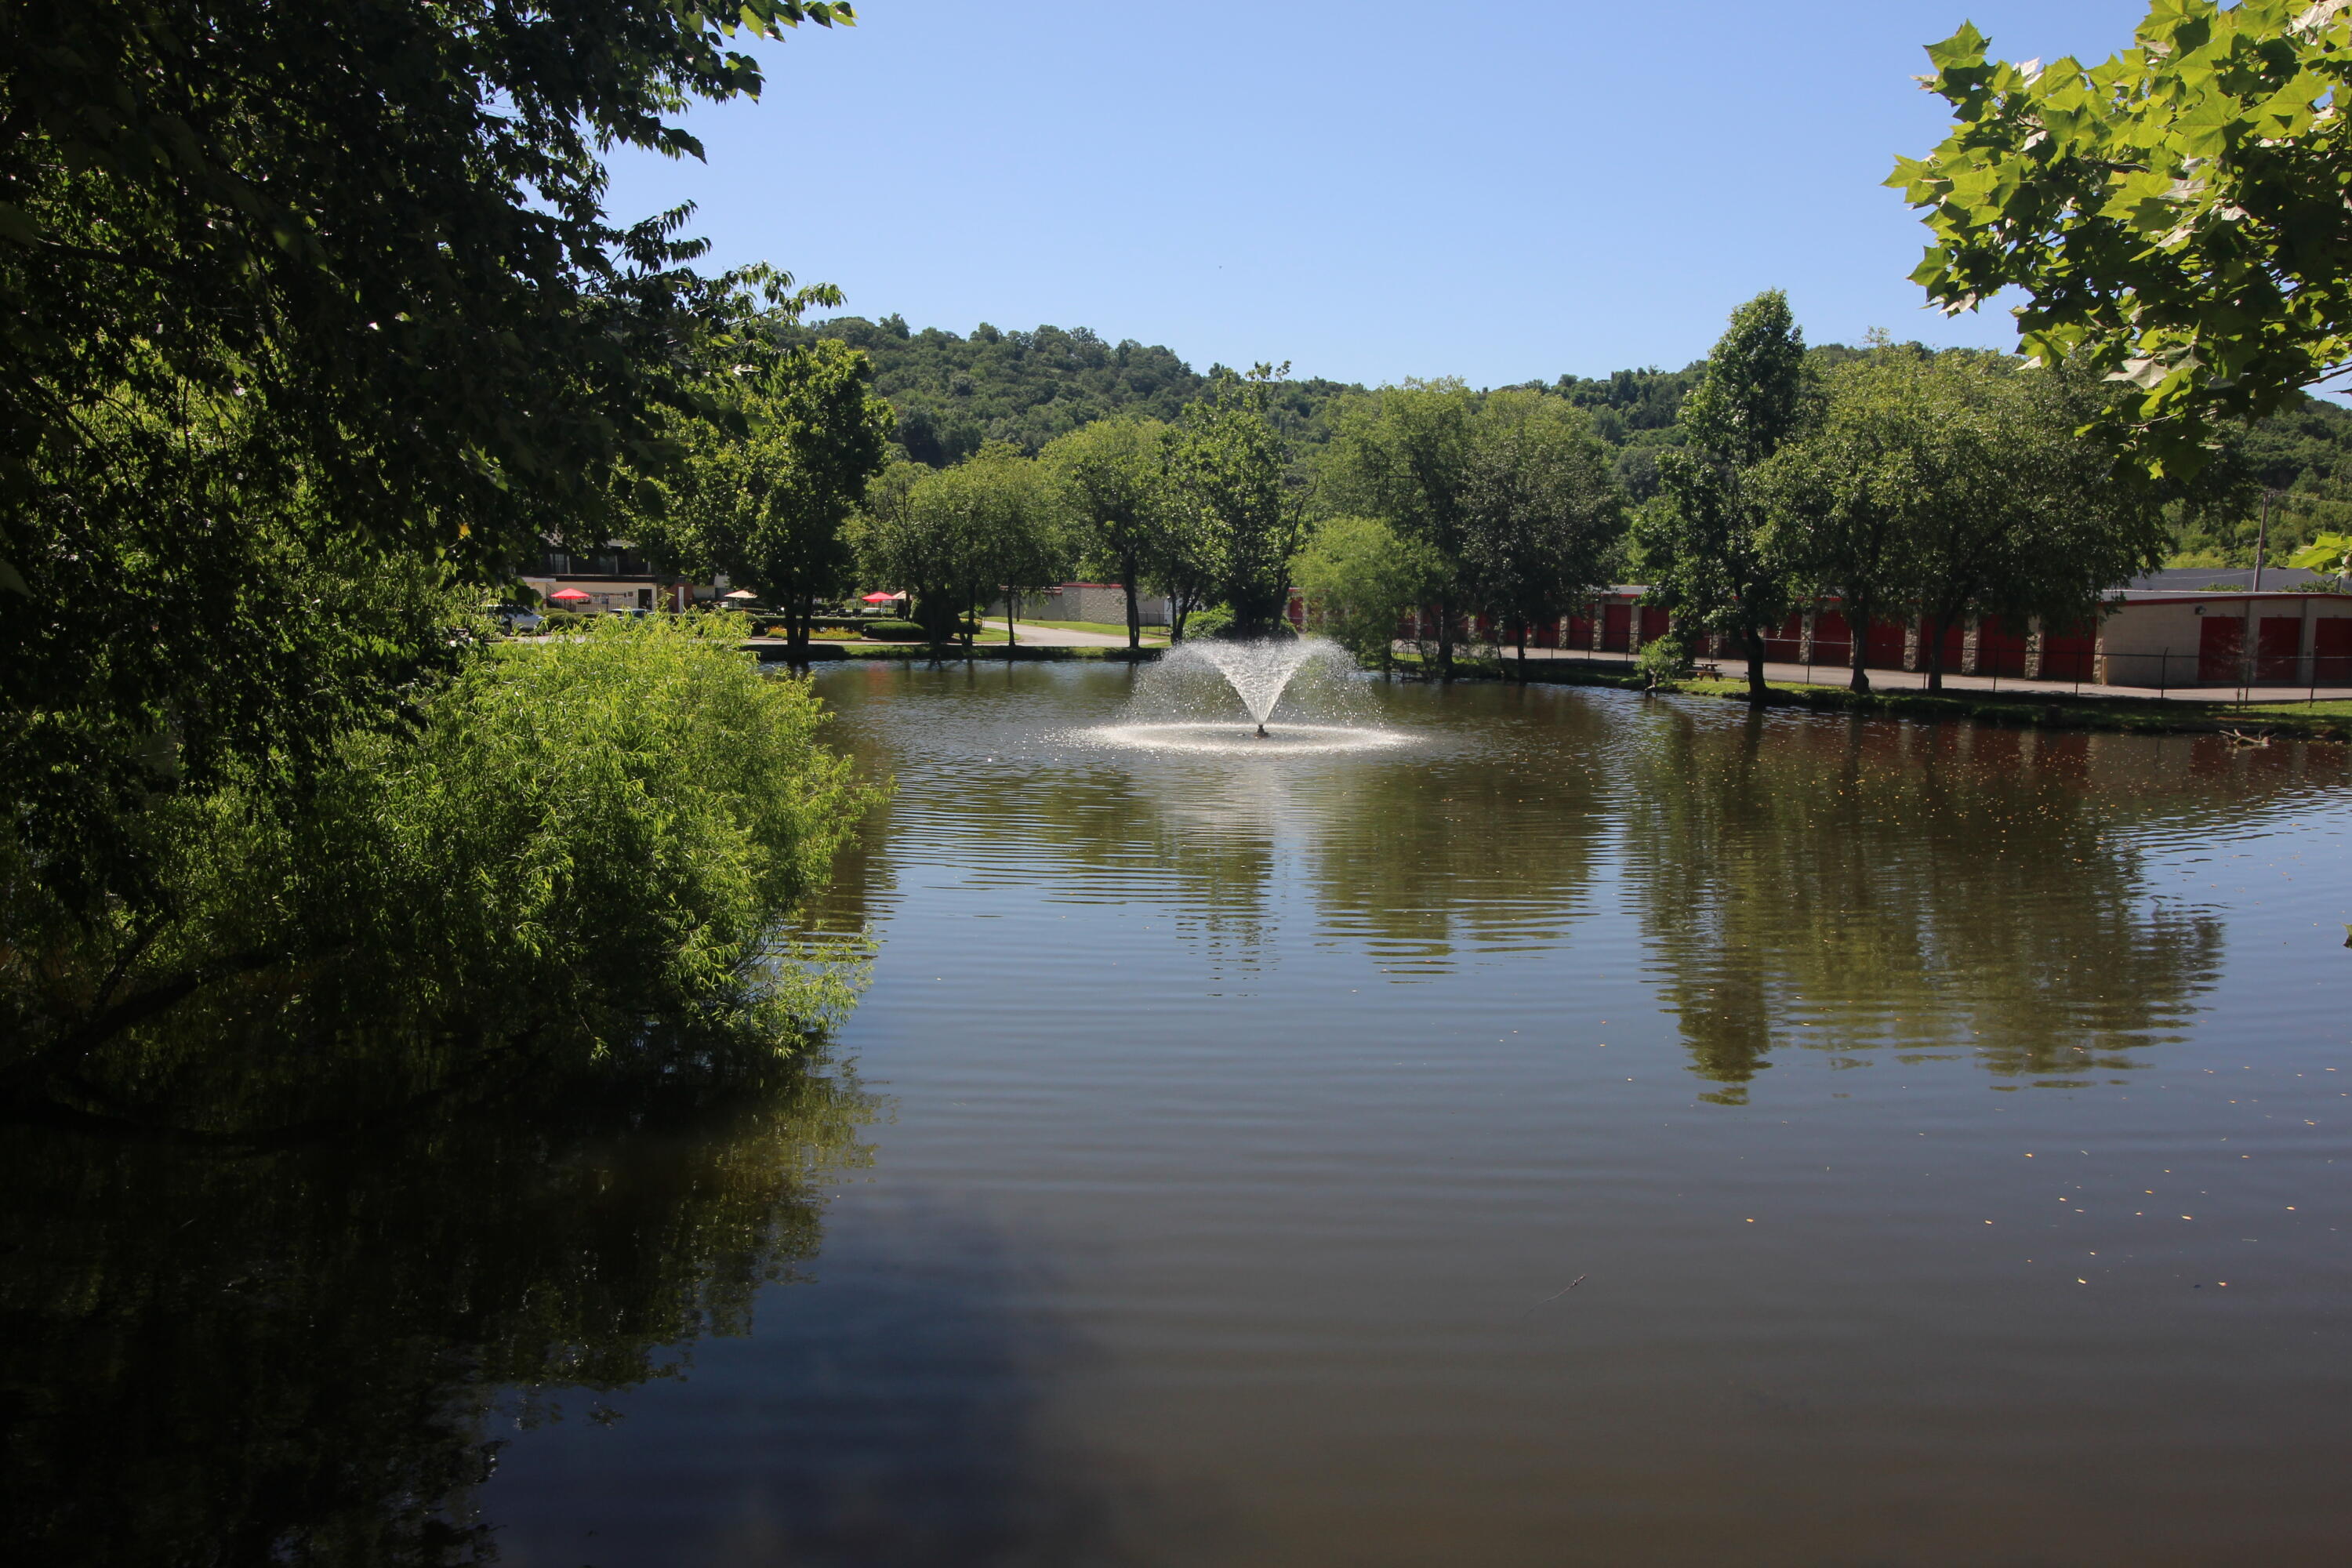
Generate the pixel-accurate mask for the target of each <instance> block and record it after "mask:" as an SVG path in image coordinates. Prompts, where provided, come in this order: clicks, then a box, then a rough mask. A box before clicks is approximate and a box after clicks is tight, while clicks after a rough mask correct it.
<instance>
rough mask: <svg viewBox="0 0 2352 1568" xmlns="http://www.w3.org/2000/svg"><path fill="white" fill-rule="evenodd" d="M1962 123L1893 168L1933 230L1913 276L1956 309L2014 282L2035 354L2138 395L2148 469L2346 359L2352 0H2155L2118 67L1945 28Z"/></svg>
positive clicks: (2350, 319) (2136, 420) (2130, 412)
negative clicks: (2004, 56) (1999, 53)
mask: <svg viewBox="0 0 2352 1568" xmlns="http://www.w3.org/2000/svg"><path fill="white" fill-rule="evenodd" d="M1927 56H1928V59H1929V61H1930V62H1931V63H1932V64H1933V66H1934V68H1935V75H1934V76H1933V77H1932V78H1930V79H1928V83H1927V85H1928V89H1929V90H1931V91H1933V92H1935V93H1937V94H1938V95H1940V96H1941V97H1942V98H1943V99H1944V100H1945V101H1947V102H1948V103H1949V104H1950V105H1951V107H1952V111H1953V119H1954V125H1953V129H1952V133H1951V134H1950V135H1949V136H1948V138H1946V140H1945V141H1944V142H1943V143H1942V144H1941V145H1939V146H1938V147H1937V148H1936V150H1935V151H1934V152H1932V153H1929V154H1928V155H1927V157H1926V158H1924V159H1910V158H1903V159H1898V160H1897V161H1896V163H1895V173H1894V174H1893V176H1892V177H1891V178H1890V179H1889V180H1888V182H1887V183H1888V184H1891V185H1895V186H1896V187H1898V188H1900V189H1901V190H1902V191H1903V193H1904V195H1905V198H1906V200H1908V201H1909V202H1910V203H1911V204H1912V205H1914V206H1916V207H1919V208H1921V209H1923V210H1924V212H1925V214H1926V221H1927V226H1928V228H1929V230H1930V232H1931V233H1932V234H1933V236H1934V243H1933V244H1932V245H1931V246H1930V247H1929V248H1928V251H1927V258H1926V259H1925V260H1924V261H1923V262H1922V263H1921V264H1920V266H1919V268H1918V269H1917V271H1916V272H1914V273H1913V274H1912V276H1913V278H1914V279H1916V280H1917V281H1918V282H1919V283H1920V284H1921V285H1922V286H1924V287H1925V288H1926V289H1927V295H1928V298H1929V299H1930V300H1934V301H1935V302H1936V303H1937V304H1939V305H1941V306H1942V307H1943V308H1944V309H1945V310H1948V311H1958V310H1972V309H1974V308H1975V307H1976V306H1977V305H1978V304H1979V302H1980V301H1982V300H1988V299H1990V298H1992V297H1993V296H1995V295H1996V294H1998V293H1999V292H2000V290H2002V289H2010V288H2018V289H2023V290H2024V291H2025V294H2026V300H2025V303H2024V304H2023V305H2022V306H2021V307H2020V308H2019V309H2018V311H2017V316H2018V325H2019V329H2020V334H2021V342H2022V344H2023V346H2024V349H2025V351H2026V353H2029V354H2030V355H2032V357H2034V358H2035V359H2037V360H2039V361H2042V363H2051V364H2056V363H2080V364H2081V365H2082V366H2083V367H2084V369H2086V370H2088V371H2089V372H2091V373H2093V374H2097V375H2103V376H2111V377H2116V378H2118V379H2120V380H2122V381H2124V382H2126V383H2127V384H2129V385H2130V386H2132V387H2133V388H2135V389H2136V393H2137V395H2135V396H2133V397H2132V398H2130V399H2129V400H2128V401H2126V402H2124V403H2122V404H2119V405H2117V407H2116V410H2115V411H2113V412H2112V413H2111V414H2109V417H2110V418H2111V419H2113V420H2114V421H2115V422H2116V424H2118V425H2120V426H2123V427H2124V431H2125V434H2126V438H2127V442H2128V449H2129V450H2130V451H2131V452H2132V453H2133V454H2134V455H2135V456H2136V457H2137V458H2138V459H2139V460H2140V461H2141V462H2142V463H2143V464H2144V465H2145V466H2147V468H2149V469H2150V470H2151V471H2152V472H2155V473H2158V474H2166V473H2188V472H2190V471H2193V470H2194V469H2195V468H2198V467H2200V466H2201V464H2202V463H2203V462H2204V461H2205V460H2206V458H2207V455H2208V454H2209V453H2210V450H2211V447H2212V446H2213V444H2214V441H2215V439H2216V435H2217V428H2216V426H2217V422H2218V421H2220V420H2222V419H2226V418H2229V417H2231V416H2259V415H2262V414H2263V413H2266V412H2268V411H2270V410H2272V409H2274V408H2278V407H2281V406H2282V405H2288V404H2291V403H2292V402H2293V401H2294V395H2295V391H2296V389H2298V388H2300V387H2304V386H2307V385H2312V384H2316V383H2319V382H2323V381H2326V380H2328V379H2329V378H2331V377H2333V376H2335V375H2336V374H2339V373H2340V372H2341V371H2342V370H2343V369H2344V368H2345V367H2346V364H2347V361H2352V272H2347V269H2346V268H2345V266H2344V261H2343V258H2344V255H2345V253H2346V249H2347V247H2352V210H2347V205H2346V203H2345V200H2344V193H2345V188H2346V185H2347V182H2352V126H2347V121H2346V118H2345V115H2344V113H2343V108H2342V106H2343V103H2344V100H2345V96H2346V89H2347V87H2352V11H2348V10H2347V7H2346V6H2345V5H2342V4H2341V3H2340V0H2322V3H2321V4H2317V5H2313V4H2310V3H2309V0H2240V3H2239V4H2236V5H2230V6H2227V7H2224V6H2222V5H2219V4H2217V3H2216V0H2157V3H2156V4H2154V5H2151V6H2150V8H2149V11H2148V14H2147V18H2146V19H2145V20H2143V21H2142V22H2141V23H2140V25H2139V27H2138V29H2137V37H2136V39H2135V47H2132V48H2129V49H2126V50H2125V51H2124V52H2122V53H2120V54H2117V55H2116V56H2114V57H2112V58H2109V59H2107V60H2106V61H2105V62H2104V63H2102V64H2099V65H2096V66H2091V67H2084V65H2082V64H2080V63H2079V62H2077V61H2075V60H2074V59H2058V60H2053V61H2052V62H2051V63H2050V64H2049V65H2047V66H2044V65H2042V63H2041V62H2040V61H2037V60H2028V61H2025V62H2023V63H2022V64H2011V63H2009V62H2006V61H1997V60H1993V59H1991V58H1989V57H1988V54H1987V40H1986V38H1985V37H1984V36H1983V35H1982V34H1981V33H1979V32H1978V31H1977V30H1976V28H1974V27H1973V26H1964V27H1962V28H1961V29H1960V30H1959V31H1958V33H1956V34H1954V35H1953V36H1952V37H1949V38H1947V39H1945V40H1944V41H1943V42H1942V43H1940V44H1933V45H1930V46H1929V47H1928V49H1927Z"/></svg>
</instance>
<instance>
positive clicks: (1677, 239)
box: [613, 0, 2145, 385]
mask: <svg viewBox="0 0 2352 1568" xmlns="http://www.w3.org/2000/svg"><path fill="white" fill-rule="evenodd" d="M860 12H861V20H860V22H859V25H858V26H856V27H855V28H854V29H850V30H847V31H840V30H835V31H833V32H826V31H824V30H823V29H819V28H814V27H803V28H802V29H801V30H800V31H799V32H798V33H796V34H795V35H793V37H790V38H789V39H788V40H786V41H785V42H783V43H782V44H779V45H772V46H768V47H765V48H764V49H763V50H762V51H761V55H762V59H763V61H764V63H765V64H766V66H767V67H768V69H769V84H768V89H767V93H766V96H765V97H764V98H763V99H762V100H761V102H759V103H757V104H733V105H728V106H725V107H719V108H712V107H704V108H701V109H698V110H696V111H695V112H694V113H693V114H692V115H691V116H690V117H689V120H688V123H689V125H690V126H691V127H692V129H693V130H694V131H695V132H696V133H697V134H698V135H699V136H700V137H702V139H703V140H704V142H706V144H707V145H708V148H709V162H708V163H706V164H695V163H668V162H666V161H664V160H661V159H658V158H650V157H645V156H640V155H628V156H623V157H619V158H616V159H615V160H614V183H613V196H614V203H613V205H614V211H615V213H616V214H622V215H628V216H640V215H642V214H644V213H646V212H650V211H654V210H656V209H658V208H661V207H664V206H667V205H673V204H675V203H677V202H679V201H682V200H691V201H693V202H696V203H698V205H699V207H700V211H699V212H698V214H697V216H696V218H695V220H694V228H695V230H696V231H697V232H699V233H701V234H704V235H707V236H709V237H710V239H711V240H712V241H713V242H714V244H715V247H716V249H715V253H714V256H713V258H712V261H713V262H714V263H716V264H719V265H730V264H733V263H737V262H742V261H751V260H761V259H764V260H769V261H772V262H774V263H775V264H776V265H778V266H780V267H783V268H787V269H789V270H791V271H792V272H793V273H794V274H795V275H797V276H798V277H799V278H800V279H801V280H802V281H803V282H809V281H815V280H820V279H822V280H824V281H827V282H832V283H837V284H839V285H840V286H841V287H842V289H845V291H846V292H847V294H848V296H849V300H848V305H847V307H846V309H847V310H849V311H852V312H854V313H856V314H858V315H865V316H872V317H880V316H885V315H887V314H889V313H890V312H891V311H893V310H896V311H898V312H899V313H900V314H902V315H904V316H905V317H906V318H907V320H908V321H909V322H910V323H912V324H913V325H914V326H916V327H918V328H920V327H925V326H938V327H944V328H947V329H949V330H950V331H959V332H969V331H971V328H972V327H973V325H974V324H976V323H978V322H980V321H992V322H993V323H995V324H996V325H997V326H999V327H1004V328H1013V327H1033V326H1035V325H1037V324H1038V323H1040V322H1052V323H1054V324H1055V325H1058V326H1088V327H1092V328H1094V329H1095V330H1096V331H1098V332H1100V333H1102V334H1103V336H1105V337H1106V338H1108V339H1110V340H1112V341H1114V342H1115V341H1117V340H1118V339H1120V338H1136V339H1139V340H1140V341H1142V342H1158V343H1165V344H1167V345H1168V346H1169V347H1171V348H1172V349H1174V350H1175V351H1176V352H1177V353H1180V354H1181V355H1183V356H1184V357H1185V358H1186V359H1188V360H1190V361H1191V362H1192V363H1193V365H1194V366H1195V367H1196V368H1200V369H1206V368H1207V367H1208V365H1209V364H1210V363H1212V362H1213V361H1218V360H1222V361H1223V362H1225V363H1230V364H1238V365H1247V364H1249V363H1254V362H1255V361H1258V360H1268V361H1281V360H1289V361H1291V362H1292V363H1293V365H1294V374H1300V375H1328V376H1332V377H1335V378H1337V379H1339V380H1343V381H1361V382H1366V383H1370V384H1378V383H1381V382H1391V381H1396V380H1400V379H1402V378H1403V377H1405V376H1408V375H1419V376H1435V375H1447V374H1452V375H1460V376H1463V377H1465V378H1466V379H1468V380H1469V381H1471V382H1472V383H1473V384H1478V385H1492V384H1500V383H1505V382H1515V381H1524V380H1528V379H1530V378H1536V377H1540V378H1543V379H1546V380H1549V379H1550V378H1551V377H1553V376H1556V375H1559V374H1561V373H1562V372H1572V373H1575V374H1583V375H1591V374H1601V373H1604V372H1607V371H1610V370H1613V369H1616V368H1618V367H1620V366H1626V365H1642V364H1660V365H1665V366H1675V365H1680V364H1683V363H1687V362H1688V361H1690V360H1692V359H1694V358H1696V357H1697V356H1699V355H1700V354H1703V353H1706V348H1707V345H1708V344H1709V343H1710V342H1713V341H1714V339H1715V337H1716V335H1717V333H1718V332H1719V331H1721V330H1722V325H1723V320H1724V317H1725V316H1726V315H1727V313H1728V312H1729V311H1730V310H1731V308H1732V307H1733V306H1734V305H1736V304H1738V302H1739V301H1740V300H1744V299H1746V298H1748V296H1750V295H1752V294H1754V293H1756V292H1757V291H1758V290H1759V289H1766V288H1771V287H1776V286H1777V287H1780V288H1784V289H1788V290H1789V293H1790V299H1791V300H1792V301H1793V302H1794V304H1795V307H1796V310H1797V313H1798V317H1799V319H1800V320H1801V322H1802V323H1803V325H1804V328H1805V331H1806V335H1807V337H1808V339H1809V340H1811V341H1812V342H1833V341H1843V342H1854V341H1858V340H1859V338H1860V337H1861V335H1862V333H1863V331H1864V330H1865V329H1867V328H1870V327H1874V326H1878V327H1885V328H1886V329H1888V330H1889V331H1893V332H1894V333H1895V335H1896V336H1897V337H1905V338H1908V337H1918V338H1921V339H1924V340H1926V341H1927V342H1934V343H1939V344H1943V343H1974V344H1984V345H1991V346H2000V347H2010V346H2012V345H2013V343H2014V341H2015V333H2014V331H2013V328H2012V324H2011V321H2010V319H2009V317H2008V315H2007V312H2006V311H2005V310H1993V311H1989V312H1986V313H1984V314H1982V315H1979V316H1977V317H1962V318H1959V319H1958V320H1955V321H1946V320H1945V319H1944V318H1942V317H1940V316H1938V315H1936V314H1933V313H1930V312H1927V311H1925V310H1922V309H1921V307H1920V296H1919V292H1918V290H1917V289H1916V287H1915V286H1914V285H1912V284H1911V283H1909V282H1907V281H1906V273H1908V272H1909V271H1910V269H1911V268H1913V267H1914V266H1915V265H1916V263H1917V260H1918V256H1919V251H1920V247H1921V246H1922V244H1923V242H1924V241H1923V237H1924V235H1925V232H1926V231H1925V230H1924V229H1923V228H1922V227H1921V226H1919V224H1918V223H1917V221H1916V218H1915V217H1914V216H1912V215H1911V214H1910V212H1909V211H1908V209H1906V207H1905V206H1904V205H1903V203H1902V199H1901V198H1900V196H1899V195H1897V194H1896V193H1895V192H1893V191H1890V190H1885V189H1882V188H1881V186H1880V182H1881V181H1882V180H1884V179H1885V176H1886V174H1887V172H1888V170H1889V168H1890V167H1891V165H1892V163H1893V161H1894V158H1895V155H1896V154H1897V153H1913V154H1916V153H1924V152H1925V151H1926V150H1927V148H1929V147H1931V146H1933V145H1934V144H1935V143H1936V142H1937V141H1938V140H1940V139H1941V136H1942V134H1943V124H1944V121H1943V117H1942V115H1941V114H1940V113H1939V112H1938V111H1939V110H1940V109H1941V108H1942V105H1941V102H1940V100H1936V99H1933V98H1931V97H1929V96H1928V95H1927V94H1926V93H1924V92H1922V91H1920V90H1919V88H1918V86H1917V85H1916V83H1915V82H1914V81H1913V80H1912V78H1913V77H1915V76H1916V75H1918V74H1920V73H1922V72H1924V71H1925V70H1926V69H1927V61H1926V57H1925V56H1924V55H1923V54H1922V53H1921V50H1920V46H1921V45H1923V44H1925V43H1927V42H1928V41H1930V40H1933V39H1937V38H1941V37H1947V36H1948V35H1949V34H1950V33H1951V32H1952V31H1953V30H1954V29H1955V28H1957V27H1958V25H1959V23H1960V22H1961V21H1962V20H1963V19H1971V20H1973V21H1975V23H1976V24H1977V26H1979V27H1980V28H1982V29H1983V30H1984V31H1985V32H1986V33H1987V34H1989V35H1990V37H1991V38H1992V40H1993V46H1994V47H1995V49H1996V50H1997V51H1998V52H1999V53H2000V54H2001V55H2003V56H2005V57H2007V58H2012V59H2021V58H2026V57H2029V56H2040V57H2042V58H2053V57H2055V56H2058V55H2063V54H2074V55H2078V56H2080V57H2082V58H2085V59H2096V58H2105V57H2106V56H2107V55H2108V54H2110V53H2113V52H2114V51H2115V50H2116V49H2117V48H2120V47H2123V46H2124V45H2125V44H2126V42H2128V40H2129V37H2130V33H2131V28H2132V26H2133V25H2134V24H2135V23H2136V22H2137V20H2138V19H2139V17H2140V16H2142V15H2144V13H2145V5H2144V4H2142V3H2141V0H2041V3H2039V4H2027V3H2022V0H2001V3H1999V4H1992V5H1986V4H1981V3H1978V0H1965V3H1964V0H1927V3H1920V0H1877V3H1874V4H1803V3H1795V4H1783V5H1756V4H1754V3H1753V0H1750V3H1748V4H1743V5H1732V4H1727V3H1721V0H1694V3H1688V4H1683V5H1623V4H1620V5H1590V4H1583V3H1580V0H1552V3H1550V4H1540V3H1522V0H1496V3H1493V4H1486V5H1474V4H1446V3H1444V0H1438V3H1436V4H1419V5H1404V4H1397V3H1393V0H1347V3H1339V0H1261V3H1260V4H1256V5H1203V4H1198V3H1194V4H1189V5H1165V4H1162V5H1150V4H1138V3H1136V0H992V3H989V4H982V3H980V0H871V4H870V5H868V4H865V3H863V0H861V4H860Z"/></svg>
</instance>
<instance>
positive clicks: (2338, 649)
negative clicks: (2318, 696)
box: [2311, 616, 2352, 686]
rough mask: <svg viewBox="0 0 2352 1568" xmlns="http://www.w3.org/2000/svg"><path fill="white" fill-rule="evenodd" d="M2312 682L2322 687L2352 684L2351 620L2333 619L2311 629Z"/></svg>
mask: <svg viewBox="0 0 2352 1568" xmlns="http://www.w3.org/2000/svg"><path fill="white" fill-rule="evenodd" d="M2311 679H2313V680H2314V681H2315V682H2317V683H2318V684H2319V685H2321V686H2342V685H2345V684H2347V683H2352V616H2328V617H2326V619H2325V620H2322V621H2319V622H2317V623H2316V624H2315V625H2314V626H2312V628H2311Z"/></svg>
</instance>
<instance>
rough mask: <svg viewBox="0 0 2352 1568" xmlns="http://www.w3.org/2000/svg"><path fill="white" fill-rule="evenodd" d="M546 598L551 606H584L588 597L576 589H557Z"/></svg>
mask: <svg viewBox="0 0 2352 1568" xmlns="http://www.w3.org/2000/svg"><path fill="white" fill-rule="evenodd" d="M547 597H548V602H549V603H551V604H584V603H586V602H587V599H588V595H585V594H583V593H582V592H581V591H580V590H579V589H577V588H558V589H557V590H556V591H555V592H554V593H552V594H550V595H548V596H547Z"/></svg>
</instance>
